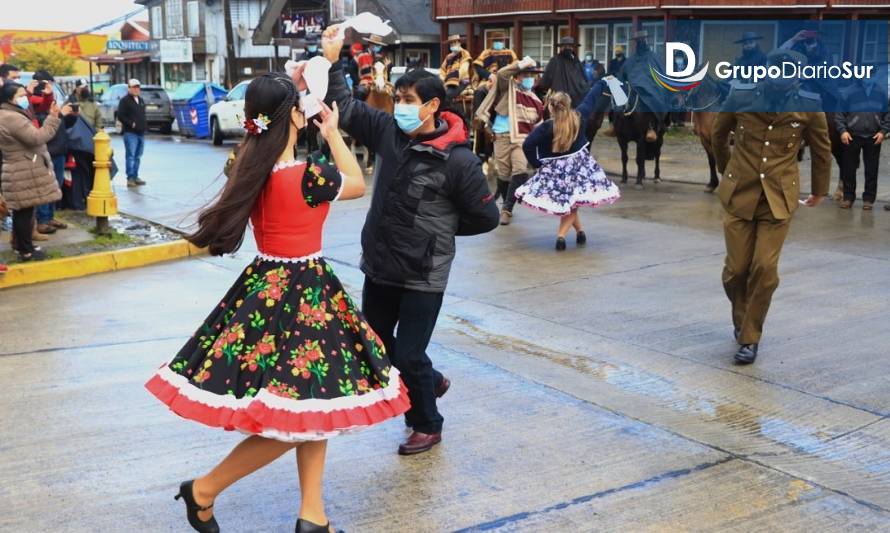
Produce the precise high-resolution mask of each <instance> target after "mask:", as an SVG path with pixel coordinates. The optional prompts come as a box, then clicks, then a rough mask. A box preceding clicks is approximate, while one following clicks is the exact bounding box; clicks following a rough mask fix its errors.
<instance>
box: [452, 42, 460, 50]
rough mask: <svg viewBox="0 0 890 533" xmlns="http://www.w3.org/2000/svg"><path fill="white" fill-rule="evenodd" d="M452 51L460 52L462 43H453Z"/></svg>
mask: <svg viewBox="0 0 890 533" xmlns="http://www.w3.org/2000/svg"><path fill="white" fill-rule="evenodd" d="M451 51H452V52H460V45H459V44H453V45H451Z"/></svg>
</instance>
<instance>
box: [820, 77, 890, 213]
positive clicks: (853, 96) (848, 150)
mask: <svg viewBox="0 0 890 533" xmlns="http://www.w3.org/2000/svg"><path fill="white" fill-rule="evenodd" d="M875 79H877V80H881V79H884V80H886V79H887V75H886V74H884V75H883V76H874V77H872V78H867V79H866V80H863V81H859V82H858V83H857V84H855V85H852V86H850V87H847V88H845V89H844V90H843V91H842V92H841V97H842V99H843V100H842V101H843V108H844V109H846V110H847V111H846V112H843V113H834V127H835V128H836V129H837V132H838V134H840V138H841V143H842V144H843V145H844V148H843V156H842V158H841V160H842V164H841V183H842V184H843V188H844V199H843V200H842V201H841V202H840V204H838V205H839V207H841V208H842V209H850V208H851V207H853V203H854V202H855V201H856V171H857V170H858V169H859V158H860V153H861V154H862V156H861V157H862V160H863V162H864V166H865V189H864V190H863V192H862V209H864V210H866V211H871V210H872V209H873V208H874V203H875V198H876V197H877V195H878V162H879V161H880V158H881V144H882V143H883V142H884V139H885V138H887V136H890V113H888V112H887V111H884V110H885V109H887V91H886V90H885V89H886V88H881V87H879V86H878V84H877V83H876V82H875V81H873V80H875Z"/></svg>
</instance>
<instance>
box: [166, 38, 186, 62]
mask: <svg viewBox="0 0 890 533" xmlns="http://www.w3.org/2000/svg"><path fill="white" fill-rule="evenodd" d="M159 42H160V53H161V63H191V62H192V60H193V57H192V40H191V39H177V40H168V39H162V40H161V41H159Z"/></svg>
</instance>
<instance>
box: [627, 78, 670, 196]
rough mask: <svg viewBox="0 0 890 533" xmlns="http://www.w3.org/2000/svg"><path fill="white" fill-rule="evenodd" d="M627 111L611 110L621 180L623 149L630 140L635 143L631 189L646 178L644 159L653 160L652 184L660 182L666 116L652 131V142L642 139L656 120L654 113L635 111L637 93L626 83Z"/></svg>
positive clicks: (638, 101) (638, 186)
mask: <svg viewBox="0 0 890 533" xmlns="http://www.w3.org/2000/svg"><path fill="white" fill-rule="evenodd" d="M628 86H629V87H630V90H629V91H628V100H627V110H626V111H619V112H616V113H615V136H616V137H617V139H618V146H619V147H620V148H621V183H627V160H628V156H627V149H628V145H629V144H630V143H632V142H633V143H636V145H637V157H636V161H637V180H636V184H634V188H635V189H637V190H640V189H642V188H643V180H644V179H645V178H646V160H647V159H650V160H655V179H654V181H655V183H658V182H660V181H661V146H662V145H663V144H664V132H665V129H666V126H667V125H668V123H669V121H670V119H669V116H668V117H665V122H664V123H663V124H661V125H660V126H659V128H658V130H657V131H656V132H655V134H656V138H655V141H654V142H647V141H646V132H647V131H648V130H649V128H650V124H653V123H655V122H656V115H655V113H653V112H651V111H637V109H638V108H639V107H640V106H641V100H640V94H639V93H638V92H637V91H635V90H634V89H633V87H632V86H630V84H628Z"/></svg>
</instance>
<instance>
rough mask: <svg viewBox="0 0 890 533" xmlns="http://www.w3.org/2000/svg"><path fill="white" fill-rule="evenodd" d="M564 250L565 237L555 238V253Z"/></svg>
mask: <svg viewBox="0 0 890 533" xmlns="http://www.w3.org/2000/svg"><path fill="white" fill-rule="evenodd" d="M565 249H566V240H565V237H557V238H556V251H557V252H562V251H563V250H565Z"/></svg>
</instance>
